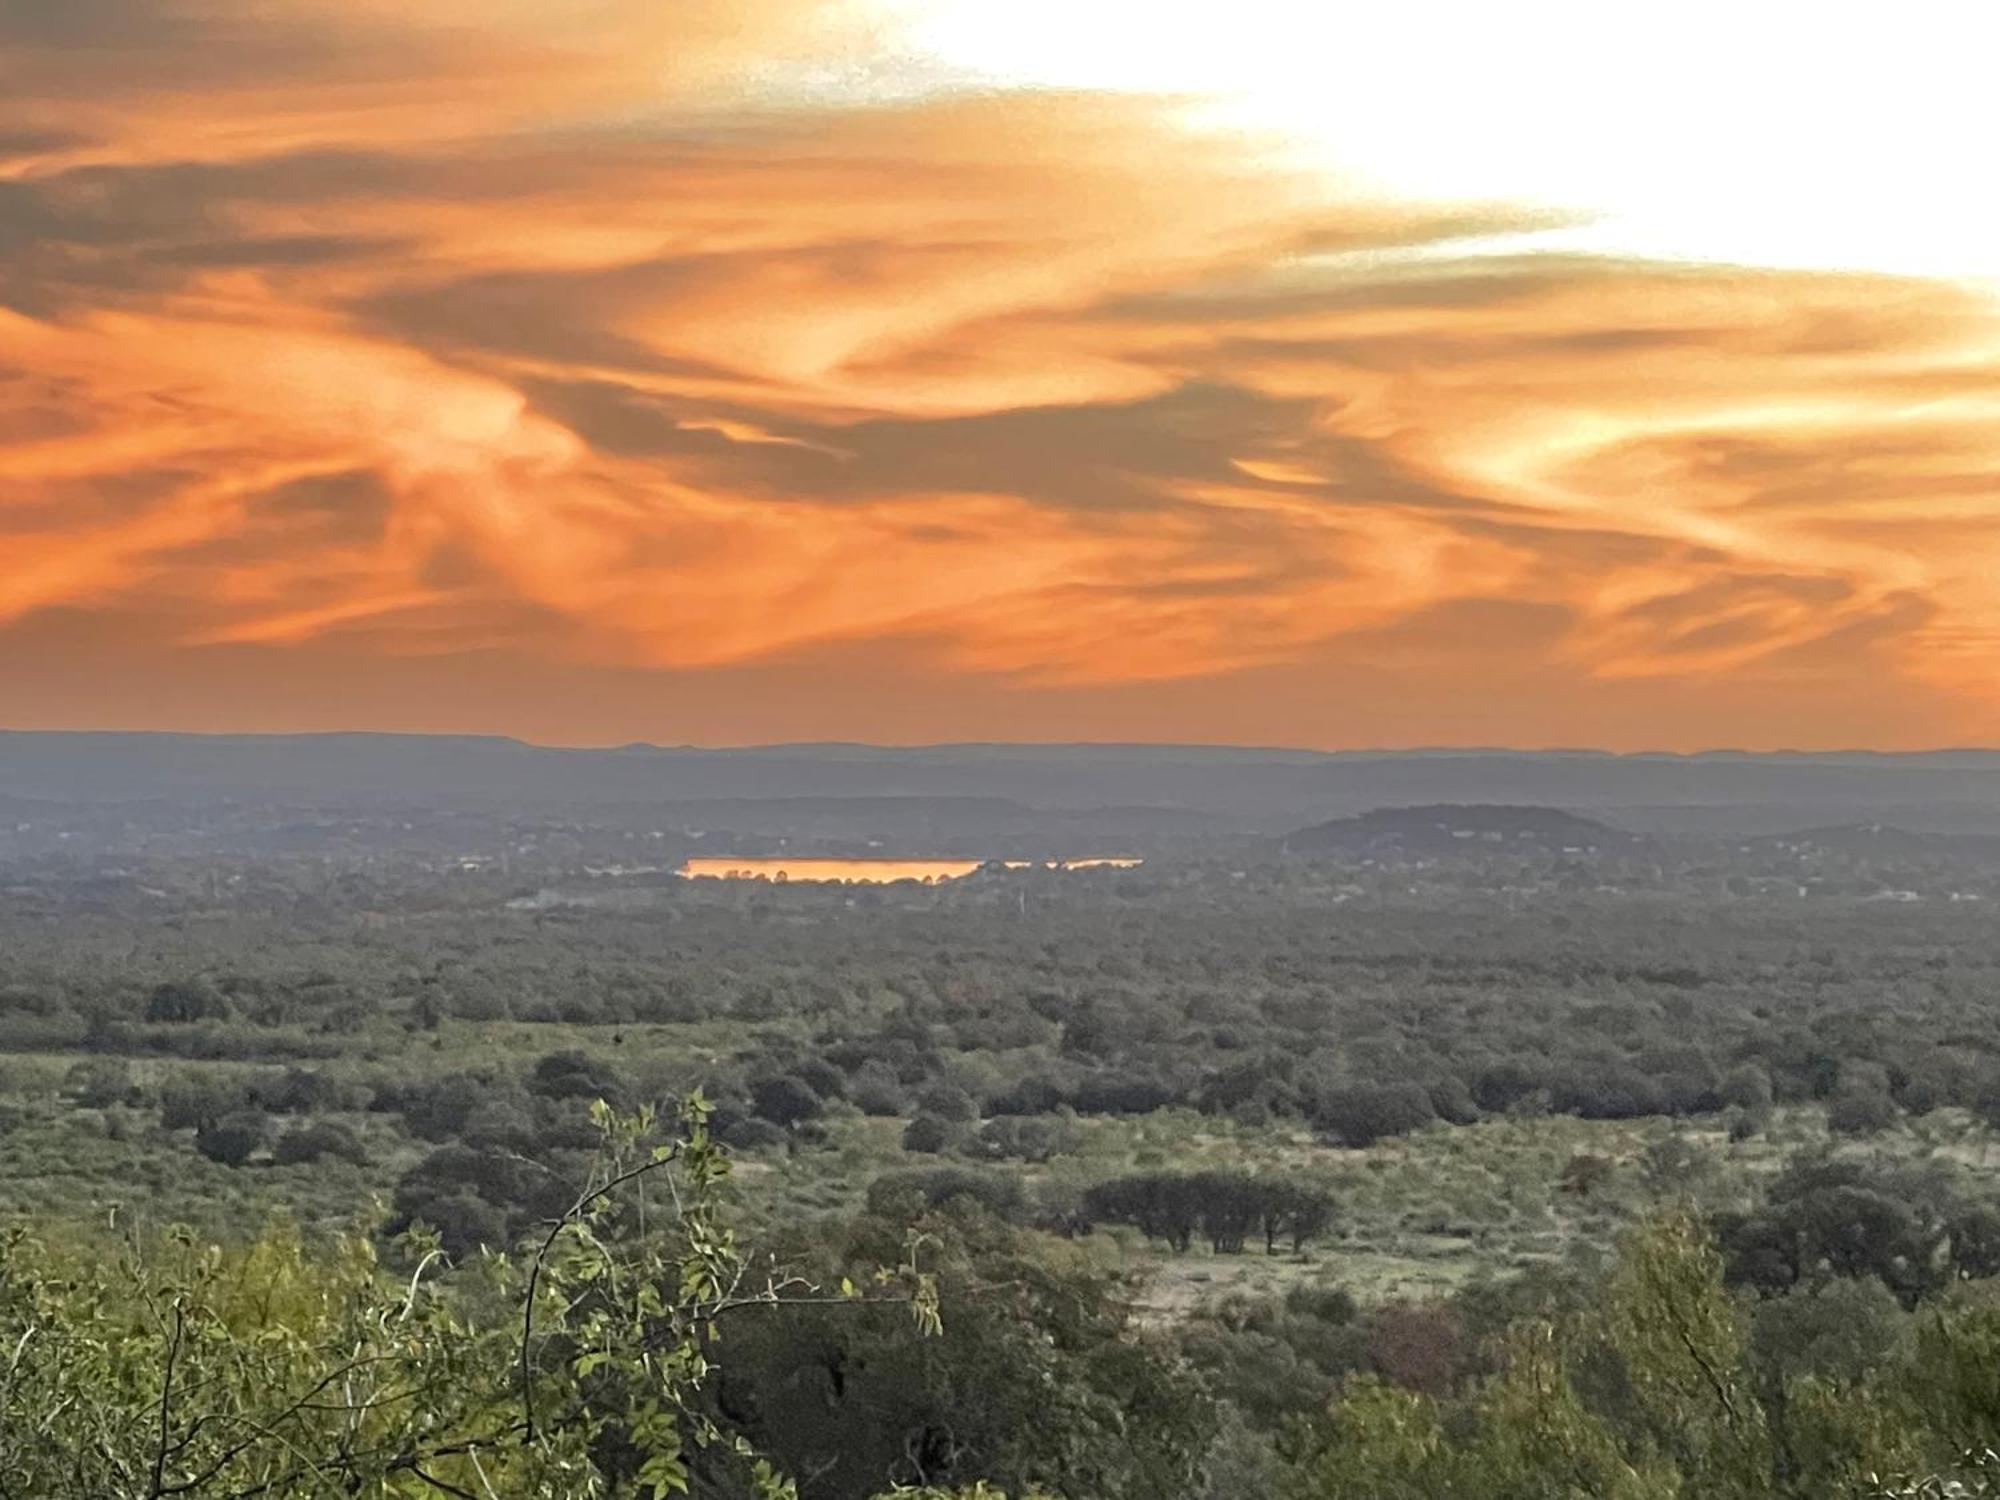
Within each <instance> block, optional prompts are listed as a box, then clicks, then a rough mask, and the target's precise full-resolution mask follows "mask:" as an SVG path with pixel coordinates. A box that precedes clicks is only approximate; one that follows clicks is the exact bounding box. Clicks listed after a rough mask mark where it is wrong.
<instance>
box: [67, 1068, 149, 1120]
mask: <svg viewBox="0 0 2000 1500" xmlns="http://www.w3.org/2000/svg"><path fill="white" fill-rule="evenodd" d="M63 1089H64V1091H65V1092H67V1093H68V1094H69V1096H70V1098H71V1099H72V1100H74V1101H75V1103H76V1106H77V1107H78V1108H79V1109H106V1108H109V1107H110V1106H111V1105H113V1104H131V1103H133V1102H135V1101H136V1100H137V1098H138V1093H139V1091H138V1089H136V1088H135V1087H134V1086H133V1083H132V1068H131V1065H130V1064H129V1063H126V1062H123V1061H121V1060H119V1059H117V1058H108V1057H101V1058H88V1059H86V1060H85V1061H83V1062H80V1063H76V1064H74V1065H73V1066H72V1067H71V1068H70V1070H69V1071H68V1072H67V1073H65V1074H63Z"/></svg>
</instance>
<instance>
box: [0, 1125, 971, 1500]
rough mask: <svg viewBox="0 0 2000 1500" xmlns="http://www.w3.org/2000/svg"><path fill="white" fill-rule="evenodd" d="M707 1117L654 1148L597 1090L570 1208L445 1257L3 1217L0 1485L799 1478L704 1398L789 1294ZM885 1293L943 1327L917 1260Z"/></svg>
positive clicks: (670, 1490) (352, 1492)
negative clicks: (730, 1327) (35, 1234)
mask: <svg viewBox="0 0 2000 1500" xmlns="http://www.w3.org/2000/svg"><path fill="white" fill-rule="evenodd" d="M706 1114H707V1106H706V1105H705V1104H704V1103H703V1102H702V1101H701V1100H700V1099H699V1098H696V1099H695V1100H693V1101H691V1103H690V1105H689V1107H688V1109H687V1111H686V1113H685V1116H684V1118H683V1120H682V1121H681V1123H680V1128H679V1129H678V1130H677V1131H676V1132H675V1133H674V1136H673V1138H672V1139H671V1140H666V1141H660V1142H657V1143H656V1142H655V1140H654V1134H653V1128H652V1127H653V1121H652V1119H651V1117H650V1114H649V1113H647V1112H642V1113H641V1114H639V1115H636V1116H633V1117H630V1118H619V1117H617V1116H614V1115H613V1114H612V1113H611V1112H610V1111H609V1110H607V1109H605V1108H604V1107H603V1106H601V1105H600V1106H599V1107H598V1108H597V1110H596V1111H595V1115H596V1118H597V1120H598V1123H599V1125H600V1128H601V1129H602V1131H603V1133H604V1139H605V1152H604V1156H603V1159H602V1164H601V1166H600V1168H599V1169H598V1171H597V1173H596V1175H595V1176H594V1177H593V1179H592V1180H591V1181H590V1182H589V1183H588V1184H586V1185H585V1187H584V1188H583V1189H582V1190H581V1191H580V1192H579V1193H578V1194H577V1196H576V1198H575V1200H574V1202H573V1204H572V1205H571V1207H570V1209H569V1210H568V1212H567V1213H565V1214H563V1215H562V1216H561V1218H560V1219H559V1220H557V1221H554V1222H552V1223H550V1224H549V1225H548V1226H547V1227H546V1229H545V1230H544V1231H543V1233H542V1234H541V1236H540V1237H539V1238H538V1239H536V1240H535V1241H533V1242H532V1243H531V1244H530V1246H529V1248H528V1249H527V1250H526V1251H524V1252H523V1253H521V1254H518V1255H513V1256H500V1255H482V1256H479V1257H477V1258H474V1259H471V1260H469V1261H468V1262H467V1263H465V1264H463V1265H461V1266H459V1267H458V1268H457V1269H456V1270H455V1271H453V1272H452V1273H451V1274H450V1275H449V1276H445V1275H442V1274H441V1271H442V1269H443V1260H444V1257H443V1255H442V1252H441V1251H440V1250H439V1249H438V1248H437V1247H436V1244H435V1242H434V1241H431V1242H428V1243H427V1242H425V1241H424V1240H423V1239H422V1238H421V1237H412V1238H411V1239H410V1240H409V1241H407V1242H406V1243H407V1245H408V1248H410V1249H411V1250H412V1251H413V1252H414V1254H415V1266H414V1270H413V1271H412V1272H411V1273H410V1274H407V1275H398V1276H391V1275H389V1274H388V1273H387V1271H386V1270H385V1268H384V1267H383V1265H382V1264H381V1263H380V1262H379V1261H378V1259H377V1256H376V1254H375V1253H374V1250H373V1248H372V1246H371V1244H370V1243H369V1241H368V1240H366V1239H365V1238H361V1237H354V1238H349V1239H346V1240H343V1241H342V1242H341V1243H340V1244H339V1245H338V1246H336V1247H335V1248H334V1249H333V1250H332V1251H331V1252H330V1253H320V1254H314V1253H309V1252H308V1251H307V1250H306V1248H305V1247H304V1245H303V1244H302V1242H301V1240H300V1238H299V1236H298V1235H297V1233H296V1232H295V1231H292V1230H289V1229H287V1228H284V1227H277V1228H272V1229H270V1230H267V1231H266V1232H265V1233H264V1234H263V1235H262V1236H261V1237H260V1238H259V1239H257V1240H256V1241H255V1242H254V1243H252V1244H251V1245H249V1246H248V1247H246V1248H243V1249H240V1250H233V1251H231V1250H223V1249H219V1248H216V1247H213V1246H205V1245H200V1244H197V1243H195V1242H194V1241H193V1240H192V1239H191V1238H190V1237H188V1236H185V1235H180V1236H173V1237H169V1238H168V1239H167V1240H166V1241H164V1242H163V1243H160V1244H158V1245H154V1246H148V1247H145V1248H144V1249H133V1250H130V1251H128V1252H126V1253H124V1254H122V1255H119V1256H116V1257H114V1258H106V1257H104V1256H102V1255H99V1254H95V1253H93V1252H92V1250H91V1249H89V1248H76V1247H65V1246H63V1245H60V1244H51V1243H47V1242H42V1241H38V1240H35V1239H31V1238H29V1237H28V1236H27V1235H25V1234H23V1233H19V1232H17V1233H15V1234H13V1235H12V1236H11V1237H9V1238H8V1239H7V1240H6V1241H5V1242H4V1243H0V1494H4V1495H6V1496H10V1497H26V1496H32V1497H34V1500H114V1497H145V1500H166V1497H170V1496H193V1497H211V1496H218V1497H219V1496H228V1497H232V1500H250V1497H256V1496H269V1497H274V1500H286V1497H301V1500H310V1497H320V1496H325V1497H329V1500H331V1497H335V1496H338V1497H341V1500H353V1497H356V1496H364V1497H392V1496H393V1497H404V1496H408V1497H416V1496H429V1497H436V1496H441V1495H442V1496H474V1497H480V1500H498V1497H505V1500H541V1497H546V1500H583V1497H592V1496H606V1497H608V1496H627V1495H633V1496H646V1495H650V1496H655V1497H658V1496H664V1495H669V1494H676V1493H683V1492H688V1491H690V1490H692V1491H693V1492H695V1493H708V1494H717V1495H721V1494H733V1495H756V1496H760V1497H765V1500H778V1497H784V1496H789V1495H792V1494H793V1493H794V1491H793V1489H792V1486H791V1485H790V1483H789V1482H788V1481H786V1480H784V1479H783V1478H781V1477H780V1476H778V1475H777V1474H776V1473H775V1472H774V1471H773V1470H772V1469H771V1467H770V1466H769V1465H768V1464H766V1463H764V1462H763V1461H761V1460H760V1459H759V1458H758V1457H757V1456H756V1455H755V1454H753V1453H751V1452H750V1451H749V1448H748V1444H747V1443H744V1442H742V1441H741V1440H740V1439H737V1438H735V1437H733V1436H731V1435H729V1434H726V1433H724V1432H723V1431H722V1430H721V1429H720V1428H719V1427H718V1425H717V1424H716V1422H715V1421H714V1419H713V1418H712V1417H711V1416H709V1415H707V1414H706V1409H705V1405H704V1403H703V1401H702V1400H701V1393H702V1390H703V1387H704V1386H705V1384H706V1383H707V1382H708V1379H709V1376H710V1374H711V1368H710V1355H711V1353H712V1351H713V1350H714V1348H715V1346H716V1344H717V1343H718V1339H719V1333H720V1329H721V1325H722V1323H723V1321H724V1320H725V1319H727V1318H729V1317H731V1316H733V1315H736V1314H738V1313H740V1312H742V1311H744V1310H747V1309H750V1308H753V1307H757V1306H760V1305H770V1304H776V1303H778V1302H779V1301H780V1300H781V1296H780V1292H779V1290H778V1288H777V1287H776V1286H774V1285H771V1284H764V1285H755V1284H751V1283H750V1281H749V1279H748V1277H747V1273H746V1267H745V1264H744V1261H743V1258H742V1257H741V1256H740V1255H739V1253H738V1250H737V1247H736V1243H735V1239H734V1236H733V1234H732V1232H731V1231H730V1230H729V1229H728V1228H727V1227H726V1226H725V1225H724V1224H723V1223H722V1222H721V1221H720V1219H719V1218H718V1216H717V1213H716V1208H715V1189H716V1186H717V1184H718V1183H719V1182H720V1181H721V1179H722V1178H723V1177H724V1175H725V1174H726V1173H727V1171H728V1161H727V1159H726V1157H725V1156H724V1155H723V1154H722V1152H721V1151H720V1150H719V1149H718V1148H717V1147H716V1146H715V1145H714V1144H713V1143H712V1141H711V1140H710V1138H709V1135H708V1130H707V1124H706ZM662 1200H663V1201H662ZM883 1288H884V1295H886V1296H891V1297H894V1298H895V1299H897V1300H900V1301H902V1302H904V1303H906V1304H907V1306H908V1308H909V1310H910V1312H911V1314H912V1315H913V1316H914V1318H915V1320H916V1322H917V1323H918V1324H919V1325H920V1327H925V1328H927V1327H928V1326H929V1325H931V1324H932V1323H934V1321H935V1306H934V1299H933V1297H932V1295H931V1293H930V1291H929V1287H928V1284H927V1282H926V1281H925V1279H924V1278H923V1277H921V1276H919V1275H917V1274H916V1273H914V1272H911V1273H909V1274H907V1275H906V1276H904V1277H903V1278H902V1282H901V1284H900V1285H899V1286H890V1285H889V1283H888V1280H887V1279H885V1280H884V1282H883ZM817 1295H818V1293H817V1292H816V1290H815V1289H811V1288H807V1289H804V1290H803V1291H797V1290H794V1291H788V1292H787V1293H786V1296H788V1297H794V1298H796V1297H800V1296H803V1297H809V1298H810V1297H817ZM860 1295H861V1294H860V1293H859V1292H858V1291H856V1290H855V1289H853V1288H852V1287H851V1286H844V1287H842V1288H840V1289H839V1290H838V1291H837V1292H835V1293H833V1294H831V1295H829V1296H828V1298H827V1300H829V1301H836V1300H852V1299H858V1298H859V1297H860Z"/></svg>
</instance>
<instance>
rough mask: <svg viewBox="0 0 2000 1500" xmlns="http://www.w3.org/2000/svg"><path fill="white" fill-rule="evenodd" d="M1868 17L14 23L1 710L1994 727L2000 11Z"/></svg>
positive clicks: (1834, 732) (6, 90) (888, 725)
mask: <svg viewBox="0 0 2000 1500" xmlns="http://www.w3.org/2000/svg"><path fill="white" fill-rule="evenodd" d="M1377 12H1380V14H1377ZM1863 19H1864V18H1857V19H1856V20H1855V21H1854V22H1852V23H1851V24H1850V23H1849V22H1848V21H1845V20H1843V19H1842V17H1841V16H1840V15H1838V14H1835V13H1831V12H1827V11H1825V10H1823V9H1814V10H1808V9H1807V8H1806V7H1803V6H1792V5H1772V6H1767V7H1755V8H1752V10H1751V11H1750V12H1748V13H1747V14H1746V13H1745V12H1743V11H1742V10H1741V8H1738V9H1736V10H1725V9H1724V8H1722V7H1720V6H1703V5H1696V6H1693V7H1684V6H1683V7H1673V8H1671V9H1668V8H1659V9H1657V10H1655V9H1654V8H1652V7H1603V6H1585V5H1582V4H1550V5H1543V6H1523V7H1510V8H1505V9H1496V8H1491V7H1473V6H1458V5H1442V4H1435V3H1433V4H1423V5H1413V6H1407V7H1387V8H1382V7H1376V8H1372V10H1370V11H1369V12H1368V13H1367V14H1366V15H1365V17H1363V16H1357V15H1352V14H1350V13H1349V11H1348V8H1346V7H1331V6H1329V7H1302V6H1296V5H1293V4H1289V3H1280V0H1246V3H1242V4H1238V5H1233V6H1230V7H1217V8H1211V9H1206V10H1203V9H1194V8H1171V7H1168V8H1161V7H1148V8H1146V9H1145V10H1143V11H1142V10H1141V8H1140V7H1138V6H1137V5H1127V4H1123V3H1101V4H1089V3H1084V4H1080V5H1079V4H1075V3H1071V4H1067V5H1061V6H1058V5H1056V4H1053V3H1043V0H1033V3H1028V4H1021V5H1009V6H1004V7H1003V6H999V5H988V4H985V3H975V0H939V3H919V0H871V3H856V4H853V5H851V6H846V7H841V6H834V5H826V4H818V3H803V0H727V3H715V4H711V3H708V0H684V3H679V4H675V5H672V6H663V5H660V4H658V3H657V0H586V3H581V4H570V5H564V6H560V7H558V6H550V5H545V4H537V3H531V0H507V3H501V4H497V5H496V4H491V3H487V4H482V5H478V6H474V5H471V4H469V3H464V0H424V3H419V4H413V5H407V6H405V5H391V4H387V3H382V0H367V3H356V0H339V3H334V0H263V3H256V4H252V3H250V0H204V3H201V4H196V3H193V0H175V3H140V0H72V3H69V4H65V5H62V6H35V5H29V6H27V7H14V8H10V9H8V10H7V11H5V12H0V722H4V724H6V725H8V726H11V727H58V726H62V727H80V726H107V727H133V728H151V727H158V728H183V729H255V730H297V729H328V728H384V729H421V730H454V731H471V730H477V731H493V732H502V733H513V734H519V735H522V736H524V737H528V738H534V739H541V740H548V741H556V742H568V743H616V742H620V741H624V740H632V739H641V738H643V739H650V740H656V741H675V742H679V741H696V742H711V743H715V742H735V741H749V740H773V739H867V740H885V741H897V740H901V741H911V740H916V741H929V740H955V739H987V738H995V739H1124V740H1138V739H1164V740H1188V741H1206V740H1218V741H1219V740H1231V741H1256V742H1263V743H1291V744H1312V745H1326V746H1347V745H1355V746H1360V745H1388V744H1411V743H1457V744H1467V743H1479V744H1492V743H1513V744H1524V745H1535V744H1552V743H1556V744H1572V743H1596V744H1603V745H1607V746H1611V747H1616V748H1633V747H1646V746H1658V747H1668V748H1697V747H1702V746H1710V745H1718V744H1730V745H1745V746H1775V745H1799V746H1827V745H1868V746H1879V747H1884V748H1888V747H1904V746H1917V745H1933V744H1941V743H1966V742H1974V741H1995V740H2000V671H1996V663H2000V299H1996V293H1995V290H1994V289H1995V287H1996V286H2000V211H1996V210H1995V209H1994V207H1993V206H1992V195H1991V193H1990V192H1989V191H1987V190H1986V188H1985V186H1984V175H1985V173H1986V172H1987V171H1988V170H1989V165H1988V163H1987V161H1986V160H1985V158H1987V157H1988V156H1989V155H1990V142H1991V139H1992V135H1993V129H1992V123H1993V122H1992V114H1993V109H1992V104H1991V85H1990V82H1989V81H1988V79H1987V78H1986V77H1985V75H1986V73H1987V72H1989V71H1990V60H1991V58H1992V56H1993V55H1994V50H1995V44H1996V43H2000V21H1995V20H1993V19H1991V18H1989V17H1987V15H1986V14H1985V12H1984V10H1983V8H1979V7H1970V6H1943V5H1927V4H1916V5H1911V6H1905V7H1899V8H1898V9H1897V11H1896V12H1895V13H1894V15H1893V17H1891V18H1889V20H1888V22H1885V18H1884V17H1883V16H1882V15H1875V16H1872V17H1870V18H1865V19H1866V24H1865V25H1864V24H1863V23H1862V21H1863Z"/></svg>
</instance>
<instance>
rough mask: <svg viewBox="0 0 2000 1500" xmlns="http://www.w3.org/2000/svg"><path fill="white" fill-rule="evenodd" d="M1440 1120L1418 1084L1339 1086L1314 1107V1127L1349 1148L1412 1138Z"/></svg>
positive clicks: (1328, 1091)
mask: <svg viewBox="0 0 2000 1500" xmlns="http://www.w3.org/2000/svg"><path fill="white" fill-rule="evenodd" d="M1436 1118H1437V1111H1436V1109H1435V1108H1433V1107H1432V1104H1431V1096H1430V1093H1429V1091H1428V1090H1426V1089H1425V1088H1423V1087H1422V1086H1421V1085H1418V1084H1414V1083H1350V1084H1336V1085H1334V1086H1333V1087H1330V1088H1328V1089H1326V1090H1324V1091H1323V1092H1322V1093H1321V1094H1320V1096H1319V1098H1318V1099H1317V1100H1316V1101H1314V1106H1313V1123H1314V1124H1315V1125H1317V1126H1318V1127H1319V1128H1320V1129H1321V1130H1323V1131H1325V1132H1326V1133H1327V1134H1329V1135H1331V1136H1333V1137H1334V1138H1335V1139H1336V1140H1339V1141H1340V1142H1342V1143H1343V1144H1345V1145H1349V1146H1372V1145H1374V1144H1375V1142H1377V1141H1379V1140H1381V1139H1383V1138H1384V1137H1386V1136H1394V1135H1408V1134H1409V1133H1410V1132H1411V1131H1412V1130H1417V1129H1420V1128H1422V1127H1423V1126H1425V1125H1428V1124H1430V1122H1431V1121H1432V1120H1434V1119H1436Z"/></svg>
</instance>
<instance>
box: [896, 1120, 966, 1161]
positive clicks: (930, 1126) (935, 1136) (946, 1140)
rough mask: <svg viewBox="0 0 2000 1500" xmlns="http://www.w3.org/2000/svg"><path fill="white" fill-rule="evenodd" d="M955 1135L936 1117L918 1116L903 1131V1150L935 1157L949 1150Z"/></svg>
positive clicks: (948, 1125)
mask: <svg viewBox="0 0 2000 1500" xmlns="http://www.w3.org/2000/svg"><path fill="white" fill-rule="evenodd" d="M955 1133H956V1132H954V1131H953V1130H952V1128H951V1125H950V1124H949V1123H948V1122H947V1121H944V1120H941V1119H939V1118H938V1117H937V1116H936V1115H918V1116H917V1117H916V1118H915V1119H914V1120H912V1121H910V1123H909V1124H908V1125H907V1126H906V1127H905V1128H904V1130H903V1149H904V1150H905V1151H916V1152H921V1153H922V1154H923V1155H925V1156H936V1155H937V1154H938V1153H939V1152H940V1151H947V1150H949V1149H951V1141H952V1136H953V1135H954V1134H955Z"/></svg>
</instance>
